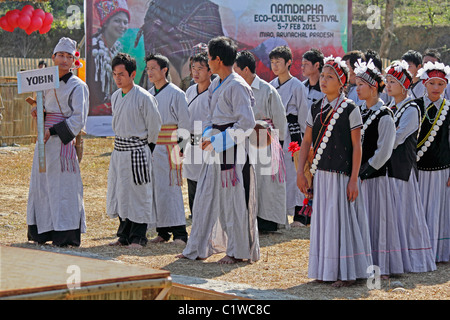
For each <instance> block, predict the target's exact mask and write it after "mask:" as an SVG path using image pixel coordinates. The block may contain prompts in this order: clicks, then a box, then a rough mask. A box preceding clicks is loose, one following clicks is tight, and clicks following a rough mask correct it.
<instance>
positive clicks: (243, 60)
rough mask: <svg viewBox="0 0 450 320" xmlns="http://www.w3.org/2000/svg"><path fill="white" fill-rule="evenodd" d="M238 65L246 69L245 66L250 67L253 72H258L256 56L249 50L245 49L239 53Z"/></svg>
mask: <svg viewBox="0 0 450 320" xmlns="http://www.w3.org/2000/svg"><path fill="white" fill-rule="evenodd" d="M236 65H237V66H238V67H239V68H240V69H241V70H244V69H245V67H248V69H249V70H250V72H251V73H255V72H256V60H255V56H254V55H253V54H252V53H251V52H250V51H248V50H244V51H241V52H239V53H238V55H237V58H236Z"/></svg>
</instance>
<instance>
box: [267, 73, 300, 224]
mask: <svg viewBox="0 0 450 320" xmlns="http://www.w3.org/2000/svg"><path fill="white" fill-rule="evenodd" d="M270 84H271V85H273V86H274V87H275V88H276V89H277V91H278V93H279V94H280V96H281V100H282V101H283V105H284V107H285V110H286V115H289V114H293V115H296V116H297V117H298V124H299V125H300V131H301V134H302V136H303V134H305V129H306V117H307V115H308V95H307V89H306V87H305V85H304V84H303V83H302V82H301V81H300V80H298V79H297V78H295V77H292V78H291V79H290V80H288V81H286V82H285V83H283V84H282V85H281V86H280V83H279V81H278V78H275V79H273V80H272V81H271V82H270ZM289 143H291V135H290V133H289V130H286V134H285V138H284V143H283V151H284V162H285V165H286V211H287V214H288V215H294V214H295V212H294V211H295V207H296V206H302V205H303V199H305V196H304V195H303V194H302V193H301V192H300V190H299V189H298V187H297V171H296V170H295V163H294V161H293V158H292V155H291V153H290V152H289V151H288V149H289Z"/></svg>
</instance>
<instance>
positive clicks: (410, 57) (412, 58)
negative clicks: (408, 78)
mask: <svg viewBox="0 0 450 320" xmlns="http://www.w3.org/2000/svg"><path fill="white" fill-rule="evenodd" d="M402 60H405V61H406V62H412V63H414V65H415V66H416V67H418V66H419V65H421V64H422V55H421V54H420V52H418V51H415V50H408V51H407V52H406V53H405V54H404V55H403V56H402Z"/></svg>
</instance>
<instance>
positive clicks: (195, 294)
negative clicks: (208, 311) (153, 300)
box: [169, 283, 251, 300]
mask: <svg viewBox="0 0 450 320" xmlns="http://www.w3.org/2000/svg"><path fill="white" fill-rule="evenodd" d="M169 300H251V299H248V298H244V297H239V296H235V295H232V294H226V293H222V292H217V291H213V290H206V289H202V288H196V287H190V286H186V285H183V284H179V283H173V284H172V287H171V288H170V291H169Z"/></svg>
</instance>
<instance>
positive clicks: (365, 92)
mask: <svg viewBox="0 0 450 320" xmlns="http://www.w3.org/2000/svg"><path fill="white" fill-rule="evenodd" d="M355 81H356V93H357V94H358V98H359V99H360V100H368V99H370V98H371V97H373V96H374V95H375V94H376V90H377V89H376V88H374V87H372V86H370V85H369V84H368V83H367V82H366V81H364V80H362V79H360V78H358V77H357V78H356V80H355ZM373 91H375V92H373Z"/></svg>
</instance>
